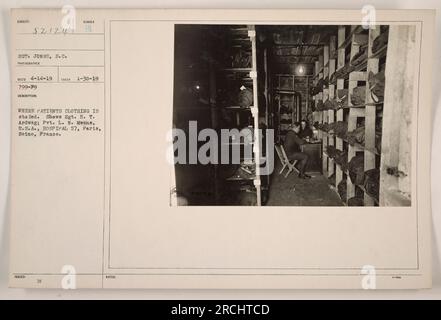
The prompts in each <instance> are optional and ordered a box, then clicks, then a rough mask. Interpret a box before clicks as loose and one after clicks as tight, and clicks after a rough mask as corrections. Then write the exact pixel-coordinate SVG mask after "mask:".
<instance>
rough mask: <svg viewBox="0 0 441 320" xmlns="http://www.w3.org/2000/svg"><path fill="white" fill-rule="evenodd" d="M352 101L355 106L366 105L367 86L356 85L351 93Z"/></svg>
mask: <svg viewBox="0 0 441 320" xmlns="http://www.w3.org/2000/svg"><path fill="white" fill-rule="evenodd" d="M351 103H352V105H354V106H358V105H364V104H365V103H366V87H365V86H361V87H355V88H354V90H353V91H352V94H351Z"/></svg>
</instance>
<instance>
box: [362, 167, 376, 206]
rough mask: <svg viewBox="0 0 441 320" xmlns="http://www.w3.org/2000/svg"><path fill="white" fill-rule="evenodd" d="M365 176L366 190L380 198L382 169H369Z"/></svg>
mask: <svg viewBox="0 0 441 320" xmlns="http://www.w3.org/2000/svg"><path fill="white" fill-rule="evenodd" d="M364 176H365V178H364V188H365V190H366V192H367V193H369V195H371V196H373V197H375V198H376V199H377V200H378V197H379V194H380V170H378V169H371V170H367V171H366V172H365V173H364Z"/></svg>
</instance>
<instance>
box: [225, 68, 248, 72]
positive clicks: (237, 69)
mask: <svg viewBox="0 0 441 320" xmlns="http://www.w3.org/2000/svg"><path fill="white" fill-rule="evenodd" d="M222 70H223V71H227V72H251V71H253V68H224V69H222Z"/></svg>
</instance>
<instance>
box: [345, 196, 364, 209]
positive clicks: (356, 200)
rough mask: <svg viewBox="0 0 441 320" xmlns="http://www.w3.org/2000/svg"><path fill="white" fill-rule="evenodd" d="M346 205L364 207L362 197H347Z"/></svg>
mask: <svg viewBox="0 0 441 320" xmlns="http://www.w3.org/2000/svg"><path fill="white" fill-rule="evenodd" d="M348 207H364V199H363V198H362V197H357V196H355V197H352V198H350V199H348Z"/></svg>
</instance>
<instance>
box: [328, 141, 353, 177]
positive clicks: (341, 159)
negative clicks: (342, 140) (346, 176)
mask: <svg viewBox="0 0 441 320" xmlns="http://www.w3.org/2000/svg"><path fill="white" fill-rule="evenodd" d="M326 153H327V154H328V156H329V157H330V158H332V159H334V161H335V162H336V163H337V164H339V165H340V167H341V169H342V170H343V171H346V169H347V166H348V153H347V152H346V151H342V150H338V149H337V148H335V147H334V146H327V147H326Z"/></svg>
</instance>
